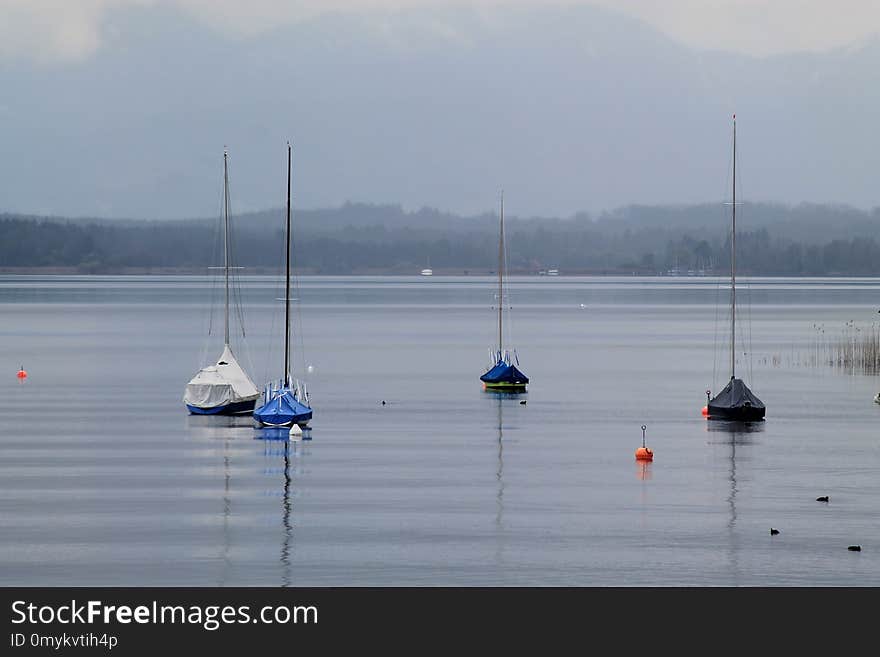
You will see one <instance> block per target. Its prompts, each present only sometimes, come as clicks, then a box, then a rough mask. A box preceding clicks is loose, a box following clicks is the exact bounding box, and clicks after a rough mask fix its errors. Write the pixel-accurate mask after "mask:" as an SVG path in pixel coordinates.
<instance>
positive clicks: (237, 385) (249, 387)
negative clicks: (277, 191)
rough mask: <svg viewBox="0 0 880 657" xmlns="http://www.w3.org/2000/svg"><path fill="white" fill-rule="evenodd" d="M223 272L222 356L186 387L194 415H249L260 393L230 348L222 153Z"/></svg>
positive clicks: (226, 177)
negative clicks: (224, 306)
mask: <svg viewBox="0 0 880 657" xmlns="http://www.w3.org/2000/svg"><path fill="white" fill-rule="evenodd" d="M223 210H224V211H223V220H224V230H223V270H224V275H225V279H226V311H225V315H224V319H225V334H224V341H223V353H222V354H221V355H220V358H218V359H217V361H216V362H215V363H214V364H213V365H208V366H207V367H203V368H202V369H200V370H199V371H198V372H197V373H196V375H195V376H194V377H193V378H192V379H191V380H190V382H189V383H187V384H186V390H185V391H184V394H183V403H184V404H185V405H186V408H187V410H188V411H189V412H190V413H192V414H193V415H249V414H251V413H253V411H254V405H255V404H256V401H257V398H258V397H259V396H260V391H259V390H257V387H256V386H255V385H254V382H253V381H251V379H250V377H249V376H248V375H247V373H246V372H245V371H244V369H243V368H242V367H241V365H239V364H238V361H237V360H236V359H235V354H233V353H232V348H231V347H230V346H229V269H230V267H229V172H228V167H227V153H226V152H225V151H224V153H223Z"/></svg>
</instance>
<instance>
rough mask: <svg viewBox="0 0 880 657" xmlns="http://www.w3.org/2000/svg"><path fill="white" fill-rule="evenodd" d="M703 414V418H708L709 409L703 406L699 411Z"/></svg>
mask: <svg viewBox="0 0 880 657" xmlns="http://www.w3.org/2000/svg"><path fill="white" fill-rule="evenodd" d="M700 412H701V413H702V414H703V417H709V407H708V406H703V410H702V411H700Z"/></svg>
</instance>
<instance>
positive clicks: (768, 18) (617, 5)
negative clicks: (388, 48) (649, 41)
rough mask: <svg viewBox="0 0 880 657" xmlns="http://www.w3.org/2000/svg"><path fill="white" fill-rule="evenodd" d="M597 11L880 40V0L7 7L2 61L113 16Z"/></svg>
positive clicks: (748, 45)
mask: <svg viewBox="0 0 880 657" xmlns="http://www.w3.org/2000/svg"><path fill="white" fill-rule="evenodd" d="M551 3H552V4H554V5H558V6H563V5H565V6H571V5H593V6H600V7H603V8H606V9H611V10H615V11H619V12H622V13H625V14H628V15H630V16H632V17H635V18H638V19H641V20H644V21H646V22H647V23H649V24H651V25H653V26H654V27H656V28H658V29H659V30H661V31H663V32H664V33H666V34H668V35H669V36H671V37H673V38H674V39H676V40H678V41H681V42H683V43H685V44H687V45H689V46H692V47H695V48H699V49H707V48H712V49H724V50H732V51H738V52H744V53H749V54H753V55H769V54H776V53H780V52H790V51H824V50H829V49H832V48H838V47H842V46H846V45H849V44H851V43H853V42H855V41H860V40H864V39H866V38H868V37H872V36H875V35H876V34H877V32H878V26H880V2H878V1H877V0H836V1H835V2H828V1H827V0H663V1H661V0H0V57H2V58H4V59H10V58H13V59H30V60H37V61H45V62H52V61H69V60H79V59H83V58H87V57H89V56H90V55H92V54H93V53H94V52H95V51H96V50H97V49H98V48H100V47H101V45H102V42H103V37H104V36H105V35H106V25H107V21H108V20H109V17H110V16H112V15H113V12H116V11H120V10H124V9H130V8H134V7H147V8H151V7H152V8H156V9H159V8H161V9H169V8H170V9H174V10H177V11H181V12H184V13H185V14H187V15H189V16H191V17H193V18H194V19H196V20H197V21H199V22H201V23H203V24H205V25H208V26H210V27H211V28H213V29H215V30H218V31H220V32H222V33H223V34H225V35H227V36H230V37H248V36H253V35H255V34H259V33H260V32H263V31H265V30H269V29H273V28H277V27H279V26H283V25H285V24H292V23H296V22H299V21H303V20H307V19H310V18H313V17H315V16H319V15H322V14H328V13H344V14H360V15H362V16H366V17H369V16H371V15H382V16H383V20H387V18H388V14H389V13H393V12H399V11H402V10H417V9H454V8H470V9H481V10H483V11H484V13H486V14H490V13H492V12H500V11H503V10H509V9H511V8H514V7H547V6H548V5H550V4H551Z"/></svg>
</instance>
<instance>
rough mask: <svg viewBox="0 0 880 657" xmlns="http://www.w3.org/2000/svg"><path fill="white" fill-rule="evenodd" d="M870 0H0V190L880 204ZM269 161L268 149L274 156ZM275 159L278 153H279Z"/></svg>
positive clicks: (104, 206)
mask: <svg viewBox="0 0 880 657" xmlns="http://www.w3.org/2000/svg"><path fill="white" fill-rule="evenodd" d="M878 25H880V0H872V1H870V2H869V1H868V0H839V1H837V2H831V1H830V0H823V1H821V2H820V1H818V0H772V1H771V0H739V1H738V2H735V1H733V0H662V1H661V0H613V1H612V0H594V1H593V2H584V1H581V2H577V1H575V0H566V1H561V2H553V0H549V1H548V0H542V1H540V2H539V1H538V0H519V1H517V0H469V1H468V0H446V1H445V2H441V1H440V0H362V1H360V2H356V1H355V0H320V1H318V0H298V1H297V0H294V1H291V0H283V1H282V0H0V89H2V90H3V92H2V94H0V147H2V149H3V152H4V153H6V154H7V156H6V157H4V158H0V181H2V182H0V213H2V212H10V211H11V212H21V213H34V214H52V215H63V216H70V215H76V216H107V217H162V218H166V217H167V218H171V217H191V216H210V215H212V214H213V213H214V212H216V211H217V207H218V199H219V198H220V191H219V190H220V187H219V185H220V181H221V180H222V178H221V171H220V163H221V162H222V152H223V148H224V147H225V146H228V148H229V151H230V154H231V171H232V179H233V184H232V188H233V194H232V196H233V206H234V208H233V209H234V211H246V210H261V209H265V208H268V207H279V206H282V205H283V204H284V201H285V199H284V195H283V191H284V186H283V185H281V184H279V176H281V177H283V175H284V172H283V171H280V170H279V167H280V166H281V165H283V162H282V160H283V158H282V157H281V156H280V155H279V153H281V155H283V146H284V144H285V143H286V141H287V140H288V139H291V140H292V141H293V142H294V148H295V156H294V158H295V162H296V165H295V169H296V173H295V179H294V189H295V202H296V204H297V207H301V208H315V207H333V206H338V205H340V204H342V203H344V202H346V201H354V202H368V203H400V204H402V205H403V206H404V207H405V208H407V209H417V208H419V207H422V206H430V207H435V208H439V209H442V210H448V211H452V212H456V213H464V214H470V213H478V212H484V211H489V210H493V209H494V207H495V204H496V200H497V191H498V189H499V188H501V187H503V188H504V189H505V193H506V198H508V199H509V208H510V212H511V213H512V214H519V215H542V216H570V215H571V214H573V213H576V212H578V211H581V210H586V211H589V212H593V213H597V212H600V211H603V210H608V209H613V208H616V207H620V206H622V205H626V204H630V203H643V204H668V203H698V202H713V203H714V202H721V201H723V200H724V199H725V198H727V197H728V196H729V189H730V172H729V165H730V150H731V149H730V137H731V125H730V117H731V115H732V114H733V113H736V114H737V116H738V117H739V119H740V124H739V125H740V130H739V141H738V145H739V152H740V155H741V159H740V160H739V162H740V165H741V166H740V167H739V172H740V176H741V180H740V186H739V187H738V191H739V192H740V195H741V197H740V198H741V200H746V201H778V202H783V203H789V204H797V203H802V202H815V203H828V202H830V203H843V204H849V205H853V206H856V207H860V208H873V207H875V206H880V190H878V186H877V183H876V180H877V173H878V172H880V148H878V145H880V130H878V128H877V117H878V116H880V38H878V37H877V36H876V35H874V36H871V31H872V30H873V29H875V28H876V26H878ZM279 158H280V159H279ZM282 168H283V167H282Z"/></svg>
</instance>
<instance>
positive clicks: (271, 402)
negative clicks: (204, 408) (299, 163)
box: [254, 142, 312, 427]
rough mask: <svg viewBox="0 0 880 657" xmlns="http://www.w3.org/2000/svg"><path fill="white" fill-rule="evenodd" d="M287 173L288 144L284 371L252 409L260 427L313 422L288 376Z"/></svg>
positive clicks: (305, 397) (301, 389)
mask: <svg viewBox="0 0 880 657" xmlns="http://www.w3.org/2000/svg"><path fill="white" fill-rule="evenodd" d="M290 170H291V149H290V143H289V142H288V144H287V230H286V233H285V235H286V236H287V270H286V276H287V278H286V285H285V295H284V372H283V375H282V378H281V379H279V380H278V381H270V382H269V383H267V384H266V386H265V387H264V389H263V398H262V400H261V403H260V405H259V407H258V408H257V409H256V410H254V420H256V422H257V424H258V426H263V427H292V426H293V425H298V426H300V427H304V426H306V425H308V423H309V420H311V419H312V409H311V407H310V406H309V393H308V390H306V388H305V386H304V385H302V384H301V383H300V382H299V381H296V380H294V379H293V378H292V377H291V375H290Z"/></svg>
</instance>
